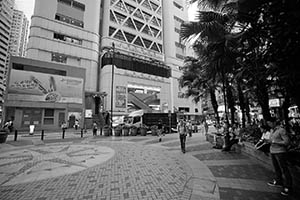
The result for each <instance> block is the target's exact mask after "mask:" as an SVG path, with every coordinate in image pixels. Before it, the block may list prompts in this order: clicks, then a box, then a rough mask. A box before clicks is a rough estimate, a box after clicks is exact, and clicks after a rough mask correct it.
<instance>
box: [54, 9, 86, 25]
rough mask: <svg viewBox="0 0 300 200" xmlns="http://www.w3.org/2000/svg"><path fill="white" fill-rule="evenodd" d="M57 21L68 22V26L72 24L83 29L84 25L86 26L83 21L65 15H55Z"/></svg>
mask: <svg viewBox="0 0 300 200" xmlns="http://www.w3.org/2000/svg"><path fill="white" fill-rule="evenodd" d="M55 19H56V20H58V21H62V22H66V23H68V24H72V25H74V26H78V27H81V28H83V25H84V23H83V21H80V20H77V19H73V18H71V17H67V16H64V15H62V14H58V13H57V14H56V15H55Z"/></svg>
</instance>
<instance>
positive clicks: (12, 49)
mask: <svg viewBox="0 0 300 200" xmlns="http://www.w3.org/2000/svg"><path fill="white" fill-rule="evenodd" d="M28 28H29V20H28V19H27V17H26V16H25V14H24V12H23V11H20V10H16V9H14V15H13V21H12V27H11V31H10V32H11V33H10V41H9V53H10V54H11V55H13V56H21V57H25V55H26V47H27V38H28Z"/></svg>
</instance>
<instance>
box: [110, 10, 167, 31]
mask: <svg viewBox="0 0 300 200" xmlns="http://www.w3.org/2000/svg"><path fill="white" fill-rule="evenodd" d="M124 12H126V11H124ZM132 12H133V10H132ZM132 12H130V14H132ZM115 13H116V16H117V18H120V19H121V21H120V20H119V22H122V21H124V20H125V19H126V17H127V14H126V15H123V14H121V13H118V12H115ZM118 16H120V17H118ZM133 16H134V17H137V18H139V19H141V20H143V21H146V22H149V23H150V24H152V25H154V26H157V27H161V19H160V18H157V17H155V16H152V15H151V14H149V13H147V12H145V11H141V10H140V9H137V10H136V11H135V12H134V14H133ZM122 19H123V20H122Z"/></svg>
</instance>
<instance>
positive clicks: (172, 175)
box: [0, 133, 299, 200]
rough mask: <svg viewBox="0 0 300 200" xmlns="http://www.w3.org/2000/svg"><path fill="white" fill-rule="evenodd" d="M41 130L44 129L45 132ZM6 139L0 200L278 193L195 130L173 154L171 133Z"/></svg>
mask: <svg viewBox="0 0 300 200" xmlns="http://www.w3.org/2000/svg"><path fill="white" fill-rule="evenodd" d="M48 135H49V134H48ZM91 135H92V134H91V133H88V134H85V135H84V138H79V137H80V136H78V134H76V135H75V134H74V135H72V134H68V135H67V138H66V139H64V140H62V139H61V138H60V137H61V136H60V134H59V133H57V134H52V135H51V137H50V135H49V136H48V137H46V139H45V140H44V141H40V139H39V138H38V137H32V138H29V137H21V136H20V137H19V141H17V142H14V141H12V140H13V139H12V137H10V138H9V141H8V142H7V144H0V199H1V200H15V199H24V200H27V199H28V200H29V199H30V200H50V199H53V200H54V199H55V200H75V199H78V200H79V199H80V200H81V199H95V200H104V199H105V200H108V199H111V200H118V199H121V200H144V199H145V200H148V199H149V200H150V199H151V200H156V199H159V200H168V199H170V200H173V199H174V200H199V199H204V200H217V199H224V200H232V199H234V200H236V199H241V200H244V199H249V200H252V199H265V200H273V199H274V200H277V199H299V194H294V195H293V196H292V197H288V198H284V197H282V196H281V195H280V190H278V189H275V188H272V187H269V186H268V185H267V184H266V182H267V181H269V180H271V179H272V176H273V173H272V171H271V170H270V169H266V168H264V167H263V166H262V165H260V164H259V163H257V162H256V161H254V160H251V159H250V158H249V157H247V156H245V155H241V154H238V153H224V152H221V151H220V150H216V149H212V145H211V144H209V143H207V142H206V141H205V139H204V136H203V135H202V134H201V133H195V134H193V137H188V138H187V145H186V146H187V147H186V148H187V149H186V150H187V153H186V154H182V153H181V151H180V145H179V139H178V136H177V134H170V135H169V134H167V135H166V136H165V137H164V138H163V140H162V142H158V138H157V137H155V136H129V137H93V136H91Z"/></svg>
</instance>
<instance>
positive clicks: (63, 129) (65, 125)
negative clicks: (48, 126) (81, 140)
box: [61, 121, 68, 139]
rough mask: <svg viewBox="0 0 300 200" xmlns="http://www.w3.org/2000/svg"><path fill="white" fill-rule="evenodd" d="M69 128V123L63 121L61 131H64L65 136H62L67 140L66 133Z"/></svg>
mask: <svg viewBox="0 0 300 200" xmlns="http://www.w3.org/2000/svg"><path fill="white" fill-rule="evenodd" d="M67 128H68V126H67V123H66V122H65V121H63V122H62V123H61V129H62V132H63V135H62V137H63V139H64V138H65V132H66V129H67Z"/></svg>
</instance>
